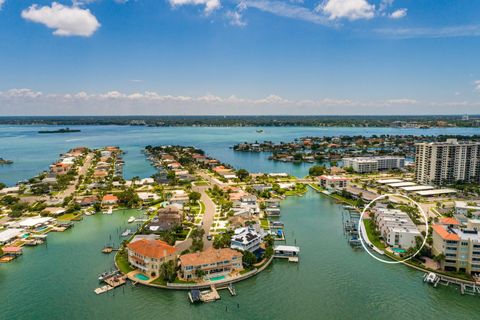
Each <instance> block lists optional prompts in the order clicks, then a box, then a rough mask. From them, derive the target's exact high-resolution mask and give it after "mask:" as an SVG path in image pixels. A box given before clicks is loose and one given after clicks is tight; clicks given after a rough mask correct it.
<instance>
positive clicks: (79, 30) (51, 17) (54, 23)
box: [22, 2, 100, 37]
mask: <svg viewBox="0 0 480 320" xmlns="http://www.w3.org/2000/svg"><path fill="white" fill-rule="evenodd" d="M22 17H23V18H24V19H26V20H29V21H32V22H36V23H41V24H44V25H46V26H47V27H48V28H50V29H55V31H54V32H53V34H54V35H57V36H83V37H89V36H91V35H92V34H93V33H95V31H97V29H98V28H99V27H100V23H99V22H98V20H97V18H96V17H95V16H94V15H93V14H92V13H91V12H90V10H88V9H82V8H79V7H77V6H72V7H68V6H64V5H62V4H60V3H57V2H53V3H52V5H51V7H49V6H43V7H39V6H38V5H36V4H34V5H32V6H30V7H29V8H28V9H25V10H23V11H22Z"/></svg>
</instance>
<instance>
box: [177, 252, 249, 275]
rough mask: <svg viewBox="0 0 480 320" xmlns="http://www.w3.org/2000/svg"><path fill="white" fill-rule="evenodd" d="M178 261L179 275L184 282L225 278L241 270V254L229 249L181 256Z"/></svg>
mask: <svg viewBox="0 0 480 320" xmlns="http://www.w3.org/2000/svg"><path fill="white" fill-rule="evenodd" d="M179 259H180V274H181V277H182V278H183V279H185V280H197V279H201V278H203V277H205V278H212V277H215V276H225V275H228V274H230V273H232V272H238V271H241V270H242V269H243V267H242V254H241V253H240V252H238V251H236V250H233V249H230V248H222V249H214V248H209V249H207V250H205V251H202V252H195V253H188V254H184V255H181V256H180V258H179Z"/></svg>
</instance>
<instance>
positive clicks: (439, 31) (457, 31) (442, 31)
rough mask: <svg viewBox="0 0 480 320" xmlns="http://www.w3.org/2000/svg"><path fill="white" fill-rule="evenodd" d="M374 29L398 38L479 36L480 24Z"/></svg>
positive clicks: (387, 35)
mask: <svg viewBox="0 0 480 320" xmlns="http://www.w3.org/2000/svg"><path fill="white" fill-rule="evenodd" d="M374 31H375V32H376V33H378V34H380V35H383V36H386V37H390V38H398V39H410V38H454V37H478V36H480V25H478V24H476V25H458V26H448V27H435V28H382V29H375V30H374Z"/></svg>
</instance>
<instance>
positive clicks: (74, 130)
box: [38, 128, 82, 133]
mask: <svg viewBox="0 0 480 320" xmlns="http://www.w3.org/2000/svg"><path fill="white" fill-rule="evenodd" d="M81 131H82V130H79V129H70V128H65V129H58V130H40V131H38V133H73V132H81Z"/></svg>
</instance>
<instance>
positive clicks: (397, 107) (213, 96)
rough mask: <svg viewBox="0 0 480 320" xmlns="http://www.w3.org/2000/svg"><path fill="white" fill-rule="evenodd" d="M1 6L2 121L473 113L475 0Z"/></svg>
mask: <svg viewBox="0 0 480 320" xmlns="http://www.w3.org/2000/svg"><path fill="white" fill-rule="evenodd" d="M0 8H1V9H0V42H1V46H0V116H1V115H84V114H102V115H108V114H114V115H115V114H152V115H153V114H182V115H186V114H463V113H470V114H472V113H476V114H479V113H480V63H479V57H480V50H479V49H480V41H479V40H480V19H479V18H480V1H474V0H470V1H467V0H455V1H454V0H315V1H312V0H76V1H71V0H69V1H65V0H57V1H51V0H49V1H43V0H0Z"/></svg>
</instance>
